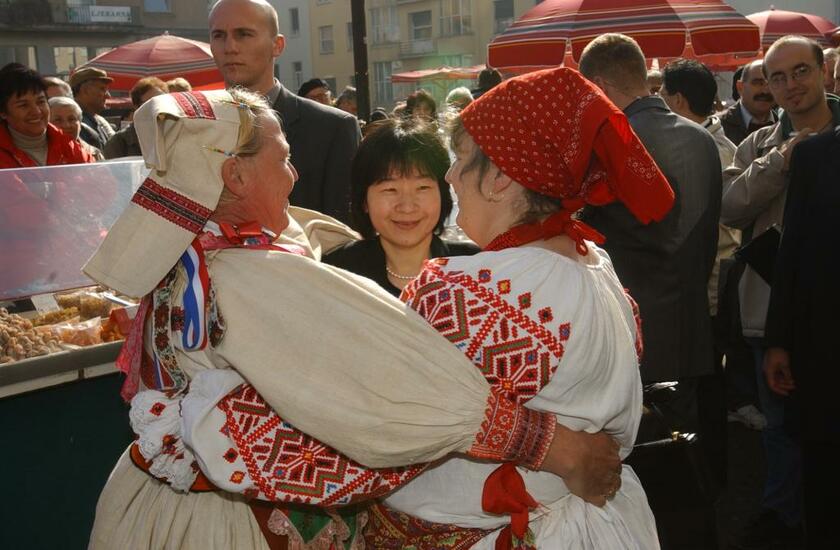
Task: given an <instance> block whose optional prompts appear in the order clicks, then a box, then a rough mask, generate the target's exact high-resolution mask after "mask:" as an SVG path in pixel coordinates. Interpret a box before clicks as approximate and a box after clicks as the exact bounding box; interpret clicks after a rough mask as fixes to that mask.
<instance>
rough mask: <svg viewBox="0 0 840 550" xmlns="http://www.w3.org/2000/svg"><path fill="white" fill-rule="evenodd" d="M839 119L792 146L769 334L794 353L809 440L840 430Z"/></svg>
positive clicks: (774, 343)
mask: <svg viewBox="0 0 840 550" xmlns="http://www.w3.org/2000/svg"><path fill="white" fill-rule="evenodd" d="M838 213H840V126H838V127H837V128H835V129H834V130H833V131H830V132H825V133H823V134H820V135H819V136H816V137H813V138H810V139H807V140H805V141H803V142H802V143H800V144H799V145H797V146H796V148H795V149H794V150H793V156H792V158H791V169H790V184H789V186H788V195H787V206H786V210H785V218H784V233H783V234H782V241H781V244H780V245H779V252H778V255H777V257H776V270H775V274H774V278H773V286H772V289H773V290H772V292H771V294H770V308H769V310H768V313H767V324H766V327H765V338H766V340H767V345H768V346H770V347H780V348H784V349H786V350H787V351H788V353H789V354H790V360H791V370H792V372H793V379H794V381H795V382H796V387H797V389H796V391H795V392H793V394H792V395H793V398H794V404H797V405H799V406H798V407H796V409H797V411H798V412H799V413H800V414H801V418H800V421H799V422H798V425H799V427H801V429H802V430H803V432H802V436H803V438H804V439H808V440H817V441H820V440H822V441H825V440H827V439H832V438H833V439H835V440H836V439H837V438H838V437H840V430H838V427H840V421H838V419H837V405H836V399H837V392H838V387H840V369H838V365H837V363H838V361H837V336H838V327H840V322H838V315H840V227H839V226H838V223H837V217H838Z"/></svg>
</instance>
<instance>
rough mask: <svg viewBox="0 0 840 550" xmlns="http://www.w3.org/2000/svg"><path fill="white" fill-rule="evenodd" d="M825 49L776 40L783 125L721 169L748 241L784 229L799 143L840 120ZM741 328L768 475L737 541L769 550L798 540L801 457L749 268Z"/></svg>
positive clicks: (771, 72) (775, 89)
mask: <svg viewBox="0 0 840 550" xmlns="http://www.w3.org/2000/svg"><path fill="white" fill-rule="evenodd" d="M823 71H824V61H823V52H822V48H820V46H819V44H817V43H816V42H814V41H813V40H810V39H807V38H804V37H801V36H786V37H784V38H781V39H779V40H778V41H776V42H775V43H774V44H773V45H772V46H771V47H770V48H769V49H768V50H767V53H766V54H765V56H764V75H765V77H766V78H767V81H768V86H769V88H770V92H771V93H772V94H773V98H774V99H775V101H776V103H777V104H778V105H779V106H780V107H781V108H782V114H781V115H780V116H779V120H778V122H776V123H775V124H773V125H772V126H768V127H766V128H761V129H759V130H757V131H756V132H754V133H752V134H750V135H749V136H748V137H747V138H746V139H745V140H744V141H743V142H742V143H741V144H740V145H739V146H738V150H737V151H736V153H735V159H734V160H733V162H732V165H731V166H729V167H728V168H727V169H726V170H724V188H723V203H722V207H721V222H722V223H724V224H726V225H729V226H731V227H735V228H738V229H742V230H743V241H744V242H747V241H749V240H750V239H751V238H755V237H758V236H759V235H761V234H763V233H764V232H765V231H768V230H770V231H773V230H774V229H771V228H772V226H774V225H775V226H777V227H779V228H781V225H782V217H783V214H784V207H785V200H786V197H787V190H788V182H789V176H788V170H789V167H790V158H791V154H792V152H793V149H794V147H795V146H796V144H797V143H799V142H800V141H802V140H804V139H806V138H808V137H809V136H811V135H815V134H818V133H822V132H825V131H828V130H831V129H833V128H834V127H835V126H836V125H838V124H840V101H838V99H837V98H836V97H834V96H828V97H827V96H826V93H825V88H824V81H825V76H824V72H823ZM738 290H739V293H738V294H739V298H740V304H741V327H742V331H743V334H744V337H745V338H746V339H747V341H748V343H749V344H750V346H751V347H752V349H753V352H754V356H755V359H756V382H757V384H758V388H759V400H760V403H761V407H762V409H763V412H764V414H765V416H766V418H767V427H766V428H765V429H764V431H763V437H764V448H765V452H766V455H767V478H766V481H765V486H764V496H763V500H762V506H763V511H762V513H761V514H760V515H759V516H758V517H757V518H756V519H755V521H753V522H752V523H751V525H750V526H749V527H748V528H747V530H746V532H745V533H744V534H743V537H741V540H740V541H739V542H740V543H741V544H740V547H741V548H764V547H766V546H768V544H770V543H773V542H790V541H791V540H794V539H798V538H800V537H801V525H802V506H801V497H802V495H801V469H800V464H801V459H800V451H799V446H798V444H797V443H796V442H795V441H794V440H793V439H792V438H791V437H790V435H789V434H788V433H787V431H786V425H785V424H786V422H785V400H784V398H783V397H782V396H780V395H776V394H774V393H773V392H771V391H770V390H769V387H768V384H767V381H766V379H765V377H764V372H763V369H762V366H763V362H764V353H765V348H766V344H765V340H764V328H765V319H766V317H767V307H768V303H769V298H770V284H769V282H768V281H766V280H765V279H764V278H762V276H761V275H759V274H758V272H757V271H755V270H754V269H753V268H752V267H750V266H749V265H747V267H746V269H745V271H744V275H743V277H742V278H741V281H740V284H739V288H738Z"/></svg>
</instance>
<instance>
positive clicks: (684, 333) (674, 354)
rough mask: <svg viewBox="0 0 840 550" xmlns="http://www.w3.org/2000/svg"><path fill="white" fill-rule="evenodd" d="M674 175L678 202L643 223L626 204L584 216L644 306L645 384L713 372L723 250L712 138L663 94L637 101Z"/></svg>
mask: <svg viewBox="0 0 840 550" xmlns="http://www.w3.org/2000/svg"><path fill="white" fill-rule="evenodd" d="M624 113H625V114H626V115H627V118H628V120H629V122H630V125H631V126H632V127H633V130H634V131H635V132H636V134H638V136H639V138H640V139H641V140H642V143H643V144H644V145H645V147H646V148H647V150H648V151H649V152H650V154H651V156H652V157H653V159H654V160H655V161H656V164H657V165H658V166H659V169H660V170H662V173H663V174H664V175H665V177H666V178H668V182H669V183H670V184H671V187H672V188H673V190H674V195H675V196H676V198H675V202H674V207H673V208H672V209H671V211H670V212H669V213H668V214H667V215H666V216H665V218H664V219H663V220H662V221H660V222H653V223H651V224H649V225H642V224H641V223H639V222H638V221H637V220H636V218H635V217H633V215H632V214H631V213H630V211H629V210H627V208H626V207H625V206H624V205H623V204H621V203H613V204H608V205H606V206H600V207H588V208H587V209H586V210H585V211H584V214H583V217H584V219H585V221H587V222H588V223H589V224H591V225H592V227H594V228H595V229H597V230H598V231H600V232H601V233H602V234H603V235H604V236H605V237H606V242H605V243H604V248H605V249H606V250H607V252H609V255H610V258H611V259H612V262H613V266H614V267H615V271H616V273H617V274H618V278H619V279H620V280H621V283H622V284H623V285H624V286H625V287H627V288H628V289H629V290H630V295H631V296H633V298H634V299H635V300H636V302H637V303H638V304H639V311H640V313H641V317H642V336H643V343H644V355H643V357H642V364H641V375H642V380H644V381H645V382H661V381H668V380H679V379H681V378H686V377H692V376H700V375H703V374H710V373H711V371H712V366H713V352H712V327H711V317H710V316H709V300H708V294H707V285H708V282H709V276H710V275H711V272H712V266H713V265H714V261H715V256H716V254H717V238H718V221H719V220H720V201H721V168H720V157H719V155H718V150H717V146H716V145H715V141H714V138H712V136H711V134H709V132H707V131H706V130H705V129H704V128H703V127H702V126H700V125H698V124H695V123H693V122H691V121H689V120H688V119H685V118H683V117H681V116H678V115H675V114H674V113H672V112H671V110H670V109H668V106H667V105H665V102H664V101H663V100H662V98H660V97H658V96H649V97H644V98H641V99H637V100H636V101H634V102H633V103H631V104H630V105H628V106H627V108H626V109H625V110H624Z"/></svg>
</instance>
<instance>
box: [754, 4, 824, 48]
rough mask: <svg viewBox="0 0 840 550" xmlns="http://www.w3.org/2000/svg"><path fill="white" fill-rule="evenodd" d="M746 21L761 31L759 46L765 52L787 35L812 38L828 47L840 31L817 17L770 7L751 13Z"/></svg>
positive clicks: (822, 18)
mask: <svg viewBox="0 0 840 550" xmlns="http://www.w3.org/2000/svg"><path fill="white" fill-rule="evenodd" d="M747 19H749V20H750V21H752V22H753V23H755V24H756V25H758V28H759V30H760V31H761V46H762V47H763V48H764V49H765V50H766V49H767V48H769V47H770V45H771V44H773V42H775V41H776V40H778V39H779V38H781V37H783V36H786V35H788V34H798V35H801V36H805V37H807V38H813V39H814V40H816V41H817V42H819V43H820V44H821V45H822V46H823V47H829V46H831V45H832V41H831V36H832V35H833V34H834V33H835V32H838V31H840V27H838V26H837V25H836V24H835V23H832V22H831V21H829V20H828V19H825V18H824V17H820V16H819V15H811V14H810V13H799V12H795V11H785V10H777V9H776V8H774V7H772V6H771V7H770V9H769V10H767V11H760V12H757V13H751V14H750V15H748V16H747Z"/></svg>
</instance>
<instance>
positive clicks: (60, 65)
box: [53, 46, 88, 74]
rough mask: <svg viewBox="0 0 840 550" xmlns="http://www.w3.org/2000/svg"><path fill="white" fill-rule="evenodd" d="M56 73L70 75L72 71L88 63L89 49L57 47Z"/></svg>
mask: <svg viewBox="0 0 840 550" xmlns="http://www.w3.org/2000/svg"><path fill="white" fill-rule="evenodd" d="M53 55H54V56H55V72H56V73H58V74H69V73H70V71H72V70H73V69H75V68H76V67H78V66H79V65H83V64H85V63H87V62H88V49H87V48H86V47H84V46H75V47H74V46H55V47H53Z"/></svg>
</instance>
